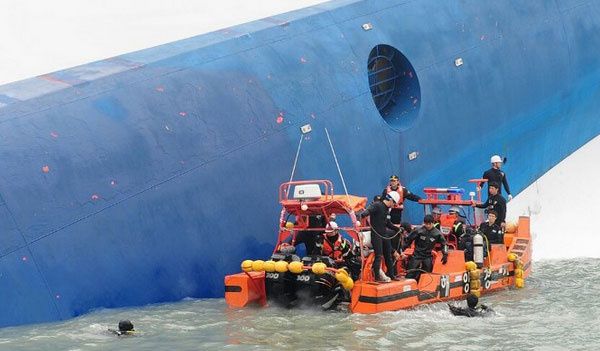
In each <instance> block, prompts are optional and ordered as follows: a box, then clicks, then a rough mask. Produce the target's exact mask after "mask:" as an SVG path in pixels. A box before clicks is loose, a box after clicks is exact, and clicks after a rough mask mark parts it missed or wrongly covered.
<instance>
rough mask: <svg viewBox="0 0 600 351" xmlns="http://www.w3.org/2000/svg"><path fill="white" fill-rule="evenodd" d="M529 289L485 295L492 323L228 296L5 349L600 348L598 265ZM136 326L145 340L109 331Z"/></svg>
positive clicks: (532, 282) (35, 331) (571, 269)
mask: <svg viewBox="0 0 600 351" xmlns="http://www.w3.org/2000/svg"><path fill="white" fill-rule="evenodd" d="M534 264H535V265H534V273H533V274H532V276H530V277H529V279H528V280H527V282H526V284H527V285H526V287H525V288H524V289H522V290H516V289H515V290H505V291H500V292H497V293H494V294H492V295H486V296H484V297H482V302H483V303H485V304H488V305H490V306H492V307H493V308H494V309H495V310H496V312H497V315H496V316H495V317H491V318H486V319H480V318H479V319H478V318H465V317H455V316H452V315H451V314H450V313H449V312H448V309H447V306H446V304H444V303H438V304H433V305H427V306H421V307H418V308H416V309H413V310H406V311H398V312H386V313H382V314H378V315H357V314H355V315H352V314H347V313H342V312H321V311H298V310H283V309H276V308H268V309H258V308H253V309H245V310H238V309H231V308H228V307H227V305H226V304H225V301H224V300H223V299H218V300H190V301H183V302H180V303H173V304H161V305H153V306H147V307H143V308H133V309H119V310H102V311H97V312H94V313H91V314H87V315H85V316H82V317H80V318H76V319H72V320H69V321H66V322H57V323H48V324H41V325H33V326H31V325H30V326H23V327H15V328H5V329H0V350H11V351H13V350H15V351H16V350H53V351H54V350H167V349H171V350H221V349H228V350H399V349H417V350H425V349H427V350H480V349H486V350H507V349H513V350H563V349H568V350H579V349H581V350H583V349H586V350H587V349H590V348H594V347H598V346H600V317H599V316H600V300H599V299H598V294H599V293H600V259H576V260H564V261H538V262H535V263H534ZM126 318H127V319H131V320H132V321H133V323H134V324H135V327H136V330H138V331H139V332H140V336H138V337H128V338H118V337H115V336H110V335H107V334H106V333H105V330H106V329H107V328H109V327H112V328H115V327H116V324H117V322H118V321H119V319H126Z"/></svg>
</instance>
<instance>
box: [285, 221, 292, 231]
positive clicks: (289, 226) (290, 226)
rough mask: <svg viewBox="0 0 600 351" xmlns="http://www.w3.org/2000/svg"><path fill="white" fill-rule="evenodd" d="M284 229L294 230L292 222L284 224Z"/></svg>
mask: <svg viewBox="0 0 600 351" xmlns="http://www.w3.org/2000/svg"><path fill="white" fill-rule="evenodd" d="M285 227H286V228H287V229H292V228H294V223H292V222H286V223H285Z"/></svg>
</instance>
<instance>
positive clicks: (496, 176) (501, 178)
mask: <svg viewBox="0 0 600 351" xmlns="http://www.w3.org/2000/svg"><path fill="white" fill-rule="evenodd" d="M490 162H491V163H492V168H490V169H488V170H487V171H485V172H483V175H482V176H481V178H482V179H487V180H488V195H489V191H490V190H489V184H490V183H491V182H496V183H498V184H500V188H498V194H502V185H504V189H506V193H507V194H508V201H510V200H512V195H511V194H510V189H509V187H508V181H506V173H504V172H503V171H501V170H500V166H501V165H502V159H501V158H500V156H498V155H494V156H492V158H491V159H490ZM482 185H483V183H479V185H478V186H477V191H480V190H481V186H482Z"/></svg>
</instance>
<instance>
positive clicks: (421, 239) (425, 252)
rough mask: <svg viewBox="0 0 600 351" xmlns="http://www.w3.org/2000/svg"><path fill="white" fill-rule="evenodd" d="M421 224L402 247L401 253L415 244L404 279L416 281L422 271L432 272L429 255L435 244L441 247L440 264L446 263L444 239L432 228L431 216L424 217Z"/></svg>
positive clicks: (440, 233) (446, 250) (431, 260)
mask: <svg viewBox="0 0 600 351" xmlns="http://www.w3.org/2000/svg"><path fill="white" fill-rule="evenodd" d="M423 223H425V225H423V226H422V227H421V228H419V229H415V230H413V231H412V232H411V233H410V234H409V235H408V239H406V242H405V243H404V245H403V246H402V251H404V250H406V249H407V248H408V247H409V246H410V244H411V243H412V242H413V241H414V242H415V251H414V252H413V254H412V257H411V258H410V261H409V263H408V267H407V269H406V271H407V272H408V273H407V274H406V278H412V279H415V280H417V281H418V280H419V277H420V276H421V272H422V271H425V272H431V271H432V270H433V255H432V254H431V250H433V247H434V246H435V243H439V244H440V245H442V254H443V256H442V264H446V262H448V245H447V244H446V238H444V235H443V234H442V232H440V231H439V229H437V228H434V227H433V216H432V215H426V216H425V218H424V219H423Z"/></svg>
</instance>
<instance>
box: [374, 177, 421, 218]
mask: <svg viewBox="0 0 600 351" xmlns="http://www.w3.org/2000/svg"><path fill="white" fill-rule="evenodd" d="M392 191H395V192H397V193H398V195H400V200H399V201H398V203H396V204H395V205H394V206H392V209H391V211H390V220H391V221H392V223H394V224H395V225H400V223H401V222H402V211H403V210H404V199H407V200H410V201H415V202H417V201H419V200H421V197H419V196H418V195H415V194H413V193H411V192H410V191H408V189H406V188H405V187H403V186H402V184H400V181H399V180H398V176H397V175H392V176H390V184H389V185H388V186H387V187H386V188H385V189H383V192H382V193H381V197H382V198H385V196H386V195H387V194H389V193H390V192H392Z"/></svg>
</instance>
